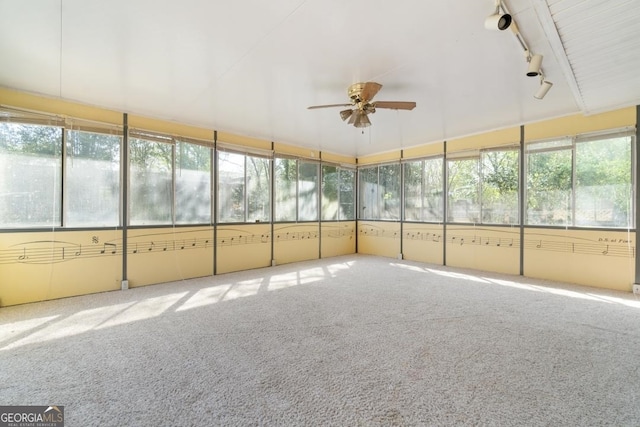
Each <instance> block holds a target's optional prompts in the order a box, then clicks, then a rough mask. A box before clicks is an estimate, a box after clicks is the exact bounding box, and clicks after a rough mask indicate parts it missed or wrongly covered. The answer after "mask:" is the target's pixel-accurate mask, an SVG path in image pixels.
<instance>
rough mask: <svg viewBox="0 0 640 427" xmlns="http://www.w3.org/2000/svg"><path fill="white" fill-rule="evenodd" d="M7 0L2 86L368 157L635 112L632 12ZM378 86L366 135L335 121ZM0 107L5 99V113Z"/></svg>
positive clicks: (639, 27) (615, 2) (490, 5)
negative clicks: (407, 105) (538, 62)
mask: <svg viewBox="0 0 640 427" xmlns="http://www.w3.org/2000/svg"><path fill="white" fill-rule="evenodd" d="M503 4H504V7H505V9H506V10H508V11H509V12H510V13H511V14H512V15H513V17H514V21H515V22H516V23H517V27H518V28H519V30H520V34H521V36H522V40H524V41H525V42H526V44H527V45H528V47H529V48H530V50H531V51H532V52H533V53H538V54H542V55H543V56H544V59H543V63H542V68H543V70H544V74H545V78H546V79H547V80H549V81H551V82H553V87H552V89H551V90H550V91H549V93H548V94H547V95H546V97H545V98H544V99H542V100H539V99H535V98H534V97H533V95H534V94H535V93H536V91H537V89H538V87H539V84H540V80H539V78H537V77H527V76H526V75H525V73H526V70H527V63H526V61H525V55H524V50H523V47H522V45H521V43H520V42H519V41H518V39H517V38H516V35H515V34H514V32H513V31H511V29H508V30H505V31H490V30H487V29H485V28H484V22H485V18H486V17H487V16H488V15H490V14H492V13H493V12H494V8H495V3H494V1H493V0H459V1H424V0H397V1H388V0H366V1H364V0H340V1H338V0H270V1H263V0H244V1H203V0H182V1H179V2H177V1H169V0H110V1H99V0H33V1H20V0H0V86H4V87H8V88H13V89H18V90H24V91H28V92H33V93H38V94H43V95H46V96H51V97H56V98H61V99H65V100H71V101H77V102H80V103H85V104H89V105H96V106H100V107H104V108H108V109H113V110H117V111H122V112H127V113H131V114H139V115H145V116H150V117H155V118H160V119H166V120H170V121H176V122H180V123H185V124H191V125H196V126H202V127H206V128H211V129H216V130H220V131H225V132H230V133H235V134H238V135H246V136H251V137H256V138H261V139H265V140H271V141H277V142H281V143H286V144H292V145H299V146H303V147H310V148H313V149H319V150H321V151H328V152H333V153H337V154H344V155H349V156H363V155H367V154H372V153H379V152H384V151H389V150H395V149H399V148H408V147H411V146H416V145H422V144H427V143H431V142H436V141H442V140H445V139H455V138H457V137H462V136H466V135H471V134H476V133H481V132H486V131H490V130H495V129H500V128H505V127H511V126H517V125H520V124H525V123H529V122H535V121H540V120H543V119H547V118H552V117H558V116H563V115H568V114H576V113H582V114H592V113H597V112H602V111H608V110H612V109H616V108H620V107H626V106H630V105H638V104H640V7H638V0H505V1H504V2H503ZM362 81H375V82H378V83H381V84H382V85H383V87H382V89H381V90H380V92H379V93H378V94H377V96H376V97H375V100H384V101H415V102H416V103H417V107H416V108H415V109H414V110H412V111H398V110H382V109H378V111H377V112H376V113H375V114H372V115H370V120H371V122H372V123H373V125H372V126H371V127H367V128H361V129H358V128H355V127H353V126H349V125H347V124H346V123H345V122H343V121H342V120H341V119H340V116H339V111H340V110H341V108H328V109H319V110H308V109H307V107H308V106H310V105H317V104H339V103H346V102H348V101H349V98H348V96H347V87H348V86H349V85H351V84H352V83H356V82H362ZM1 103H2V100H0V104H1Z"/></svg>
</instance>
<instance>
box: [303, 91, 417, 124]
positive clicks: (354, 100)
mask: <svg viewBox="0 0 640 427" xmlns="http://www.w3.org/2000/svg"><path fill="white" fill-rule="evenodd" d="M381 88H382V85H381V84H380V83H375V82H366V83H354V84H352V85H351V86H349V88H348V89H347V93H348V94H349V98H351V103H349V104H329V105H314V106H311V107H308V109H309V110H313V109H316V108H329V107H352V108H350V109H348V110H342V111H340V118H342V120H343V121H347V119H348V121H347V123H348V124H350V125H354V126H355V127H357V128H364V127H367V126H371V122H370V121H369V117H367V116H368V114H370V113H375V112H376V108H388V109H391V110H413V109H414V108H415V107H416V103H415V102H408V101H406V102H405V101H372V99H373V97H374V96H376V94H377V93H378V91H379V90H380V89H381Z"/></svg>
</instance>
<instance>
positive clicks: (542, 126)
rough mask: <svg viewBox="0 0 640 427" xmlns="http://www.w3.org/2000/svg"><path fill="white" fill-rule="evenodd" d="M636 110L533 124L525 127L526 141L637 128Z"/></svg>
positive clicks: (563, 118)
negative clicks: (627, 127) (626, 127)
mask: <svg viewBox="0 0 640 427" xmlns="http://www.w3.org/2000/svg"><path fill="white" fill-rule="evenodd" d="M635 124H636V108H635V107H630V108H624V109H622V110H616V111H611V112H608V113H602V114H594V115H591V116H583V115H574V116H568V117H561V118H558V119H553V120H546V121H544V122H539V123H532V124H529V125H526V126H525V127H524V138H525V140H526V141H535V140H538V139H547V138H553V137H559V136H574V135H579V134H581V133H587V132H597V131H602V130H607V129H615V128H621V127H625V126H635Z"/></svg>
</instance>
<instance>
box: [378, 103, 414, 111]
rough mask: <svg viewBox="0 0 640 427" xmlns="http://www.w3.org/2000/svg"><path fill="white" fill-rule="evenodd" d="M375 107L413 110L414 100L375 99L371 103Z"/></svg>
mask: <svg viewBox="0 0 640 427" xmlns="http://www.w3.org/2000/svg"><path fill="white" fill-rule="evenodd" d="M373 106H374V107H375V108H390V109H392V110H413V109H414V108H416V103H415V102H409V101H377V102H374V103H373Z"/></svg>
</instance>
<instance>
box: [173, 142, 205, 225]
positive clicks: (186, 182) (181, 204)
mask: <svg viewBox="0 0 640 427" xmlns="http://www.w3.org/2000/svg"><path fill="white" fill-rule="evenodd" d="M210 222H211V148H209V147H206V146H204V145H200V144H194V143H189V142H185V141H177V142H176V223H178V224H194V223H206V224H209V223H210Z"/></svg>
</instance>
